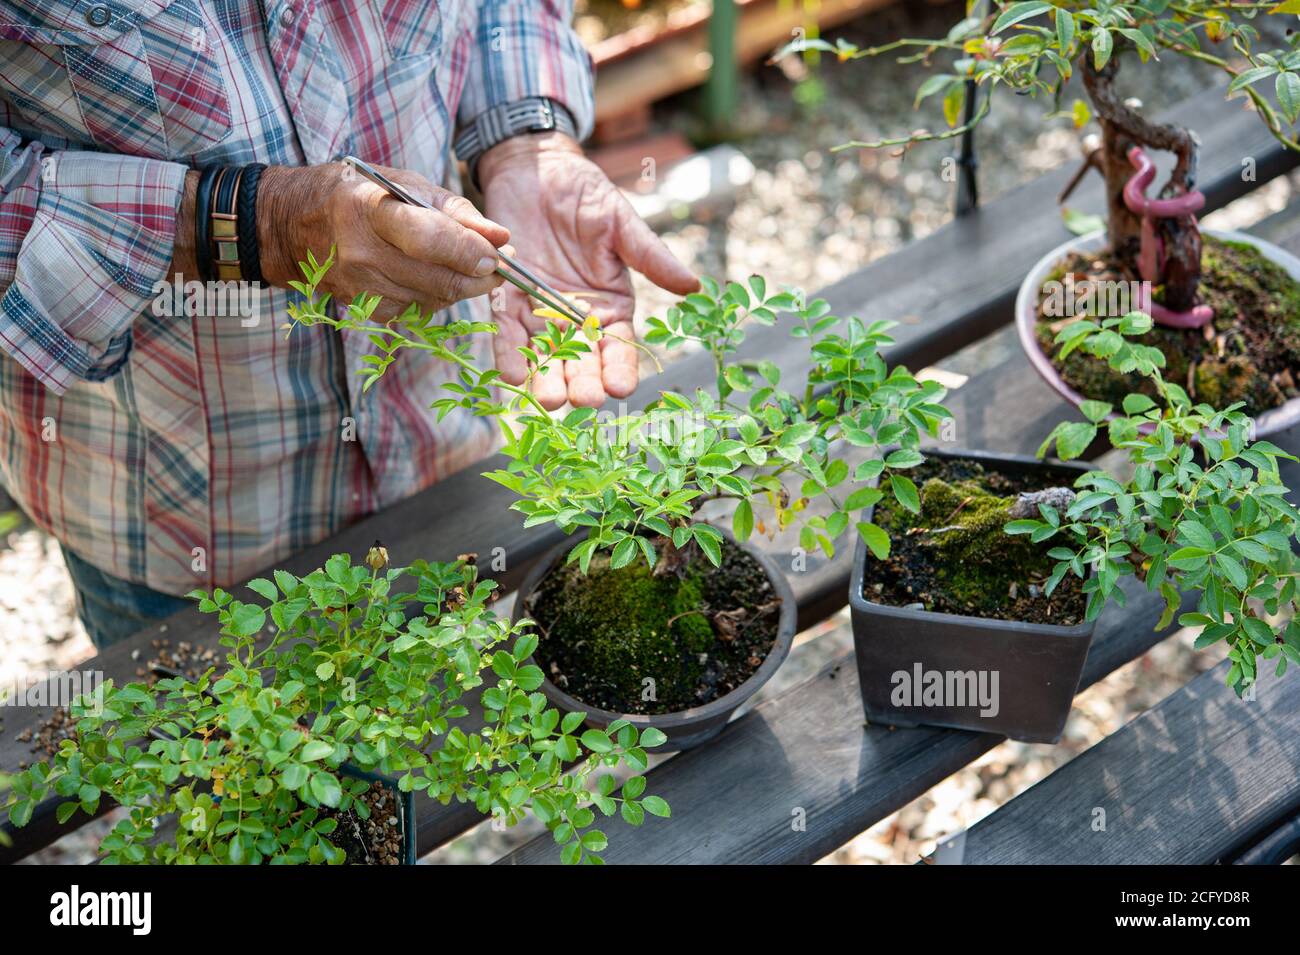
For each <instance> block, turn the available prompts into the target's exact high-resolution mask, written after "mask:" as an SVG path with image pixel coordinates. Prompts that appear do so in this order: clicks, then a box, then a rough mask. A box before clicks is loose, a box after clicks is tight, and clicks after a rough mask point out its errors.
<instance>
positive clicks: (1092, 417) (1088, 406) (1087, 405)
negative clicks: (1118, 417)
mask: <svg viewBox="0 0 1300 955" xmlns="http://www.w3.org/2000/svg"><path fill="white" fill-rule="evenodd" d="M1111 408H1112V406H1111V405H1110V404H1107V403H1106V402H1104V401H1083V402H1080V403H1079V410H1080V411H1081V412H1083V416H1084V417H1085V418H1087V419H1088V420H1089V421H1091V422H1092V423H1093V424H1098V423H1099V422H1102V421H1105V420H1106V415H1108V414H1110V412H1111Z"/></svg>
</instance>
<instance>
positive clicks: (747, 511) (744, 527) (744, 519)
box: [731, 501, 754, 544]
mask: <svg viewBox="0 0 1300 955" xmlns="http://www.w3.org/2000/svg"><path fill="white" fill-rule="evenodd" d="M731 532H732V534H734V535H735V537H736V540H738V541H740V542H741V543H742V544H743V543H744V542H745V541H747V540H749V535H750V534H752V533H753V532H754V508H753V506H752V505H751V504H750V503H749V501H741V502H740V503H739V504H738V505H736V513H734V514H733V515H731Z"/></svg>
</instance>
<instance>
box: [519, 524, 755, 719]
mask: <svg viewBox="0 0 1300 955" xmlns="http://www.w3.org/2000/svg"><path fill="white" fill-rule="evenodd" d="M661 546H662V544H661ZM528 615H529V616H530V617H532V618H533V619H534V620H536V621H537V623H538V624H539V631H540V634H539V635H540V642H539V644H538V647H537V652H536V654H535V656H536V658H537V661H538V663H539V665H540V666H541V667H542V669H543V671H544V672H545V673H546V674H547V675H548V676H549V677H550V679H551V681H552V682H553V683H554V684H555V685H556V686H558V687H560V688H561V689H562V690H564V691H565V692H566V693H568V694H570V695H571V696H574V697H576V698H577V699H579V700H581V701H582V702H583V703H586V704H589V705H591V706H596V707H600V708H601V709H605V710H611V711H613V712H615V713H637V714H659V713H672V712H676V711H678V710H683V709H688V708H690V707H695V706H702V705H704V704H706V703H709V702H711V701H713V700H716V699H718V698H719V697H721V696H723V695H725V694H727V693H730V692H731V691H732V690H734V689H736V687H738V686H740V685H741V684H742V683H744V682H745V681H746V680H747V679H749V678H750V677H751V676H752V675H753V674H754V671H755V670H757V669H758V668H759V667H760V666H761V665H762V663H763V661H764V660H765V659H766V658H767V655H768V653H769V652H770V651H771V649H772V645H773V643H774V642H775V640H776V635H777V626H778V622H779V619H780V598H779V597H778V596H777V595H776V592H775V591H774V590H773V589H772V584H771V581H769V580H768V578H767V574H766V573H764V571H763V568H762V566H761V565H760V564H759V563H758V561H756V560H754V558H753V557H751V556H750V555H749V554H747V553H746V552H745V551H744V550H743V549H741V548H740V547H737V546H736V545H735V544H733V543H732V542H731V541H724V542H723V546H722V562H721V566H719V567H716V568H715V567H714V566H713V565H712V564H709V563H707V561H705V559H704V558H703V557H698V558H697V559H696V560H694V561H692V562H691V563H689V564H688V565H687V566H686V569H685V570H684V572H683V573H682V574H681V575H680V576H678V575H675V574H671V573H670V574H666V575H663V576H655V574H654V573H653V571H652V570H651V568H650V567H649V565H648V564H646V563H645V562H644V561H634V562H633V563H631V564H629V565H627V566H626V567H621V568H619V569H617V570H614V569H612V568H611V567H610V566H609V559H608V557H606V556H604V555H597V556H596V557H595V558H594V559H593V560H592V562H591V566H590V567H589V568H588V573H587V574H586V575H584V574H583V573H582V572H581V570H580V569H579V568H578V566H577V565H576V564H562V563H561V564H558V565H557V566H555V567H554V568H552V570H551V571H550V572H549V573H548V574H547V575H546V576H545V577H543V578H542V580H541V582H540V583H539V584H538V586H537V588H536V590H535V591H534V592H533V594H532V595H531V597H530V599H529V602H528ZM646 681H653V682H651V683H647V682H646ZM647 688H650V689H652V690H653V696H654V699H643V696H645V695H648V694H647V693H646V691H647Z"/></svg>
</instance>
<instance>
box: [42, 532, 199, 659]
mask: <svg viewBox="0 0 1300 955" xmlns="http://www.w3.org/2000/svg"><path fill="white" fill-rule="evenodd" d="M63 559H64V560H65V561H66V562H67V564H68V573H69V574H71V575H72V586H73V587H75V588H76V591H77V616H79V617H80V618H81V622H82V624H84V625H85V628H86V632H87V633H88V634H90V639H91V640H92V641H94V644H95V646H96V648H98V649H100V650H103V649H105V648H106V647H109V646H112V645H113V644H114V643H117V642H118V641H120V640H125V639H126V638H127V637H129V636H131V635H132V634H134V633H139V632H140V631H141V630H143V629H145V628H146V627H148V626H151V625H152V624H156V623H158V622H159V621H160V620H163V619H165V618H167V617H170V616H171V615H172V614H174V613H176V612H177V611H179V610H184V609H185V608H186V607H188V606H190V605H192V604H193V603H194V601H193V600H190V599H189V598H188V597H173V596H172V595H171V594H164V593H159V592H158V591H156V590H150V589H149V588H148V587H145V586H143V585H141V584H133V583H130V582H129V581H125V580H122V579H121V578H120V577H114V576H112V575H111V574H106V573H104V572H103V571H102V570H100V569H99V568H97V567H93V566H91V565H90V564H88V563H86V562H85V561H84V560H82V559H81V558H80V557H78V556H77V555H76V554H74V553H72V552H71V551H69V550H68V549H67V548H66V547H65V548H63Z"/></svg>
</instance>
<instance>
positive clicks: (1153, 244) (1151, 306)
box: [1124, 146, 1214, 328]
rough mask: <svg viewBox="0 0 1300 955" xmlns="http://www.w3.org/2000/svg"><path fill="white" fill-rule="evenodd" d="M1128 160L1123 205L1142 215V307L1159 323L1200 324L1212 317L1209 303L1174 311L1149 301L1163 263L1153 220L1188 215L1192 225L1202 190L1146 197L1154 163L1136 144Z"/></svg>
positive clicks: (1201, 203)
mask: <svg viewBox="0 0 1300 955" xmlns="http://www.w3.org/2000/svg"><path fill="white" fill-rule="evenodd" d="M1128 161H1129V162H1130V163H1132V164H1133V168H1134V169H1135V170H1137V171H1136V173H1134V175H1133V178H1131V179H1130V180H1129V181H1128V182H1127V183H1126V184H1125V186H1124V205H1126V206H1127V207H1128V209H1129V211H1130V212H1132V213H1133V214H1134V215H1138V216H1141V217H1142V245H1141V249H1140V250H1139V252H1138V273H1139V274H1140V275H1141V276H1142V279H1143V284H1142V306H1141V307H1142V309H1143V311H1146V312H1148V313H1150V315H1151V318H1152V319H1153V320H1154V321H1157V322H1159V323H1160V324H1161V325H1168V326H1170V327H1173V328H1200V327H1201V326H1203V325H1206V324H1208V323H1209V322H1210V321H1212V320H1213V318H1214V310H1213V309H1212V308H1210V306H1208V305H1196V306H1194V307H1192V308H1191V309H1190V310H1188V311H1185V312H1175V311H1173V310H1171V309H1168V308H1165V307H1164V306H1163V305H1160V304H1158V303H1157V302H1155V301H1152V299H1151V285H1152V284H1154V283H1157V282H1159V281H1160V279H1161V276H1162V273H1163V271H1164V266H1165V248H1164V241H1163V240H1162V239H1161V238H1160V235H1159V233H1158V232H1157V231H1156V221H1157V220H1158V219H1175V218H1180V217H1182V216H1188V217H1190V218H1191V219H1192V224H1193V225H1195V223H1196V216H1195V214H1196V213H1197V212H1199V211H1200V210H1201V208H1202V207H1204V205H1205V194H1204V193H1203V192H1200V191H1198V190H1193V191H1192V192H1186V193H1183V194H1182V195H1181V196H1175V197H1173V198H1172V199H1149V198H1147V189H1148V187H1150V185H1151V183H1152V181H1153V180H1154V179H1155V177H1156V167H1155V164H1154V163H1153V162H1152V161H1151V160H1150V159H1149V158H1148V157H1147V154H1146V153H1144V152H1143V151H1142V149H1141V148H1140V147H1138V146H1134V147H1133V148H1132V149H1130V150H1129V151H1128Z"/></svg>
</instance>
